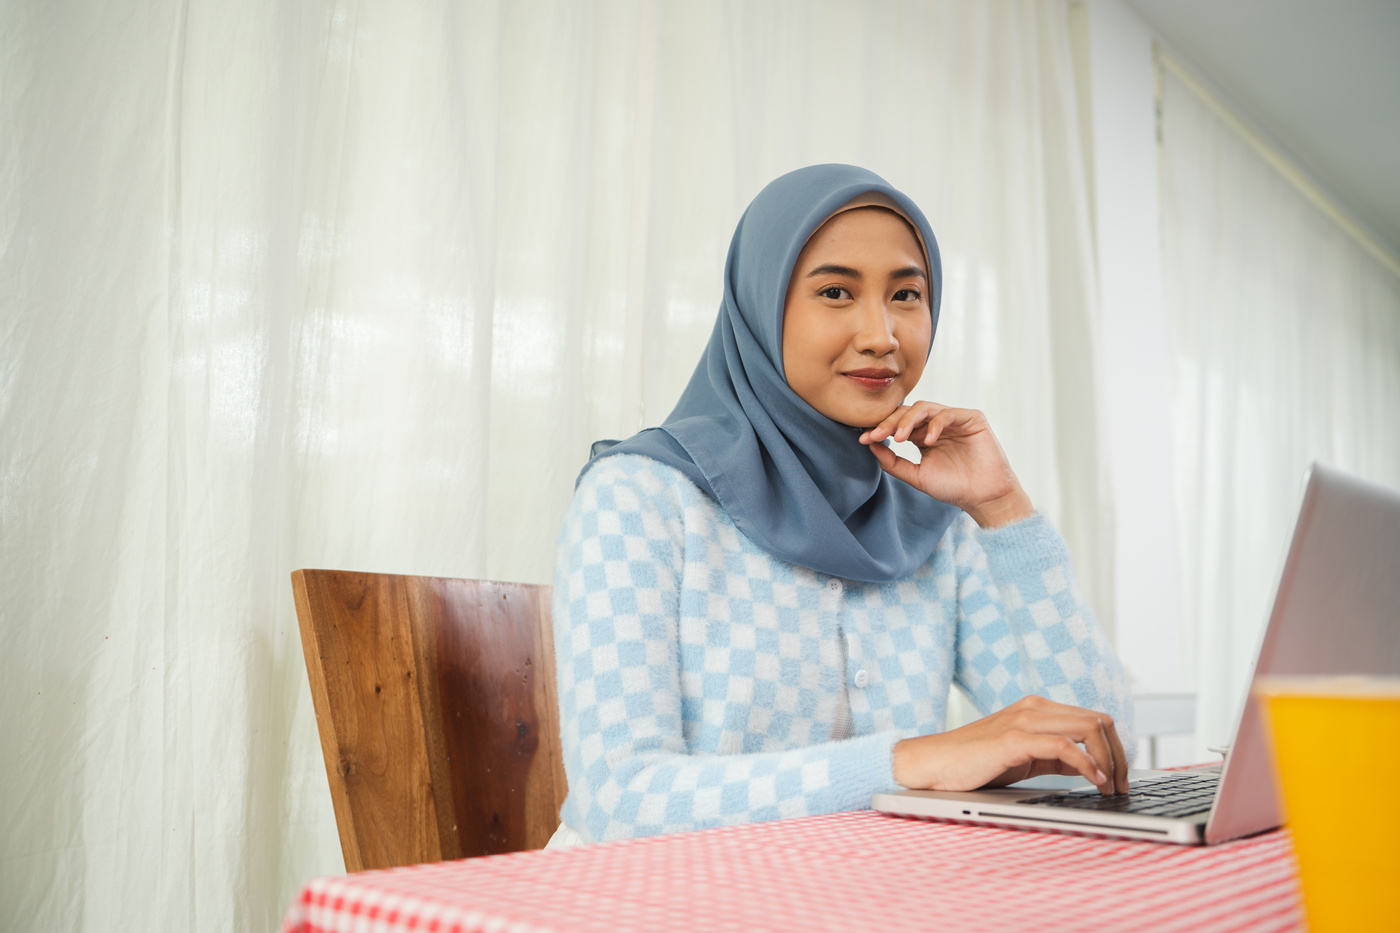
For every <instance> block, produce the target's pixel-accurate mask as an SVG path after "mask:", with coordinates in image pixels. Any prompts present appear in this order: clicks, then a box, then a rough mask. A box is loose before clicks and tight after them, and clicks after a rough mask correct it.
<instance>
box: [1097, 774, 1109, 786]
mask: <svg viewBox="0 0 1400 933" xmlns="http://www.w3.org/2000/svg"><path fill="white" fill-rule="evenodd" d="M1094 783H1095V784H1107V783H1108V778H1107V777H1105V776H1104V773H1103V772H1102V771H1095V772H1094Z"/></svg>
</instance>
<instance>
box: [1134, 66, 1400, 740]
mask: <svg viewBox="0 0 1400 933" xmlns="http://www.w3.org/2000/svg"><path fill="white" fill-rule="evenodd" d="M1162 80H1163V86H1162V151H1161V179H1162V188H1161V191H1162V241H1163V265H1164V270H1165V277H1166V299H1167V319H1168V330H1169V335H1170V338H1171V340H1172V343H1173V346H1172V353H1173V356H1174V359H1175V372H1174V384H1173V387H1172V392H1173V399H1172V405H1173V414H1172V420H1173V423H1172V432H1173V446H1174V449H1175V451H1176V455H1175V463H1174V470H1175V484H1176V489H1175V498H1176V516H1177V522H1178V526H1177V527H1178V531H1177V540H1178V542H1179V549H1180V552H1181V557H1180V572H1181V575H1180V580H1181V607H1182V626H1183V632H1184V633H1185V636H1186V638H1187V641H1188V644H1189V646H1190V648H1189V650H1190V652H1191V656H1192V658H1193V662H1194V663H1193V670H1194V672H1195V675H1196V678H1197V682H1196V689H1197V692H1198V696H1199V704H1198V719H1199V722H1198V727H1197V737H1198V738H1197V741H1198V746H1199V747H1198V749H1197V751H1196V754H1197V756H1198V760H1206V759H1207V754H1206V751H1205V749H1206V746H1208V745H1219V744H1223V743H1225V742H1227V741H1229V736H1230V730H1231V729H1232V728H1233V723H1234V716H1235V715H1237V713H1238V710H1239V706H1240V703H1241V702H1242V701H1243V699H1244V690H1245V689H1246V686H1247V675H1248V670H1249V664H1250V662H1251V660H1252V659H1253V657H1254V653H1255V651H1256V650H1257V648H1258V643H1259V638H1260V637H1261V635H1262V633H1263V627H1264V623H1265V621H1266V617H1267V614H1268V611H1269V605H1270V600H1271V598H1272V595H1273V587H1274V585H1275V582H1276V580H1277V575H1278V573H1279V570H1280V569H1281V567H1282V563H1283V556H1284V549H1285V548H1286V547H1287V544H1288V539H1289V536H1290V534H1291V533H1292V531H1293V519H1294V517H1295V516H1296V510H1297V507H1298V503H1299V502H1300V501H1301V496H1302V491H1303V477H1304V473H1305V471H1306V470H1307V467H1308V464H1309V463H1311V462H1312V461H1313V460H1314V459H1321V460H1323V461H1326V462H1330V463H1333V464H1335V465H1337V466H1340V467H1342V468H1344V469H1349V470H1351V471H1353V472H1355V473H1359V474H1360V475H1362V476H1366V477H1368V478H1370V479H1373V480H1376V481H1378V482H1382V483H1386V484H1388V485H1390V486H1392V487H1400V280H1397V279H1396V278H1395V276H1394V275H1393V274H1392V273H1391V272H1390V271H1388V270H1387V269H1386V268H1385V267H1384V266H1383V265H1381V263H1380V262H1378V261H1377V260H1376V259H1375V258H1373V257H1372V256H1371V255H1370V254H1369V253H1367V252H1366V250H1365V249H1363V248H1362V247H1361V246H1360V245H1358V243H1357V242H1356V241H1355V240H1354V239H1352V238H1351V237H1350V236H1349V235H1347V234H1346V233H1345V232H1343V231H1342V230H1341V229H1340V228H1339V227H1338V226H1337V225H1336V224H1335V223H1333V221H1332V220H1330V219H1329V218H1328V217H1327V216H1326V215H1325V214H1324V213H1323V212H1322V211H1320V210H1318V209H1317V208H1316V207H1314V206H1313V205H1312V204H1311V203H1309V202H1308V201H1307V200H1306V199H1305V198H1304V197H1303V195H1302V194H1300V193H1299V191H1298V189H1297V188H1295V187H1294V186H1293V185H1292V184H1291V183H1290V182H1289V181H1288V180H1286V179H1285V178H1284V177H1283V176H1282V175H1280V174H1279V173H1278V172H1277V171H1275V170H1274V169H1273V168H1271V167H1270V166H1269V165H1268V164H1267V163H1266V162H1265V161H1264V159H1263V158H1262V157H1261V156H1260V155H1259V153H1258V152H1256V151H1255V150H1254V149H1253V148H1252V147H1251V146H1250V145H1249V144H1248V143H1246V141H1245V140H1244V139H1243V138H1241V136H1240V135H1239V134H1238V133H1237V132H1235V130H1234V129H1232V128H1231V127H1230V126H1229V125H1228V124H1227V123H1226V122H1224V121H1223V120H1221V119H1220V118H1219V117H1218V116H1216V115H1215V113H1213V112H1212V111H1211V109H1210V108H1209V107H1208V106H1207V105H1206V104H1205V103H1204V102H1203V101H1202V100H1201V99H1200V98H1198V97H1197V96H1196V95H1195V94H1194V93H1193V92H1192V91H1191V90H1190V89H1189V88H1188V87H1187V86H1186V85H1185V84H1183V83H1182V82H1181V81H1180V80H1179V79H1177V78H1176V77H1175V76H1174V75H1173V74H1172V73H1171V72H1164V73H1163V75H1162Z"/></svg>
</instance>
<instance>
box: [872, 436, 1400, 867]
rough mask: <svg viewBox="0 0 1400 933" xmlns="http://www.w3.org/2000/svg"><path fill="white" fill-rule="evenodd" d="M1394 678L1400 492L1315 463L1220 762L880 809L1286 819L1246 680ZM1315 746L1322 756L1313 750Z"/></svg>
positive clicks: (910, 794)
mask: <svg viewBox="0 0 1400 933" xmlns="http://www.w3.org/2000/svg"><path fill="white" fill-rule="evenodd" d="M1313 674H1318V675H1338V674H1362V675H1376V676H1389V677H1394V676H1400V493H1397V492H1396V491H1395V490H1392V489H1388V488H1386V487H1384V486H1380V485H1377V484H1375V483H1371V482H1368V481H1366V480H1363V479H1360V478H1359V477H1356V476H1352V475H1350V474H1347V473H1344V472H1342V471H1341V470H1338V469H1336V468H1335V467H1331V466H1326V465H1324V464H1321V463H1314V464H1313V466H1312V469H1311V470H1310V471H1309V473H1308V479H1307V485H1306V489H1305V491H1304V493H1303V504H1302V507H1301V508H1300V509H1299V512H1298V521H1297V524H1296V525H1295V526H1294V529H1293V540H1292V543H1291V544H1290V545H1289V548H1288V553H1287V557H1286V558H1285V559H1284V564H1283V571H1282V573H1281V574H1280V576H1279V581H1278V587H1277V589H1276V590H1275V593H1274V605H1273V611H1272V612H1271V613H1270V615H1269V622H1268V626H1267V627H1266V628H1265V630H1264V637H1263V640H1262V641H1261V643H1260V646H1259V652H1258V655H1257V656H1256V659H1255V663H1254V669H1253V674H1252V677H1251V689H1250V691H1249V692H1248V693H1247V694H1246V696H1245V702H1244V703H1243V704H1242V706H1241V713H1240V716H1239V719H1238V720H1237V722H1236V725H1235V734H1234V739H1233V741H1232V742H1231V744H1230V747H1229V749H1228V751H1227V752H1226V755H1225V761H1224V762H1223V764H1220V765H1214V766H1210V767H1207V768H1200V769H1191V770H1186V771H1132V772H1130V773H1129V780H1130V790H1129V793H1127V794H1122V795H1114V796H1109V797H1105V796H1103V795H1101V794H1100V793H1099V792H1098V790H1097V789H1095V788H1094V787H1093V785H1091V784H1090V783H1089V782H1087V781H1085V780H1084V779H1083V778H1080V777H1078V776H1060V775H1049V776H1043V777H1038V778H1032V779H1031V780H1029V781H1022V782H1020V783H1019V784H1013V785H1011V786H1009V787H1004V788H992V789H987V790H979V791H971V792H967V793H952V792H947V791H917V790H905V791H894V792H890V793H882V794H876V795H875V797H874V799H873V801H872V805H873V806H874V808H875V809H876V810H879V811H880V812H882V813H888V814H891V815H894V816H906V817H917V818H921V819H929V820H951V821H954V822H960V823H978V824H985V825H995V826H1012V827H1017V828H1021V829H1038V830H1050V831H1056V832H1070V833H1084V834H1090V835H1095V836H1110V837H1115V838H1124V839H1148V840H1153V841H1157V842H1174V843H1182V844H1187V845H1194V844H1201V843H1205V844H1208V845H1209V844H1214V843H1218V842H1225V841H1227V840H1230V839H1237V838H1239V837H1241V836H1248V835H1252V834H1254V833H1259V832H1264V831H1265V830H1269V829H1273V828H1275V827H1276V826H1279V825H1280V824H1281V823H1282V822H1283V818H1282V815H1281V812H1280V807H1279V803H1278V799H1277V797H1276V795H1275V788H1274V779H1273V774H1272V765H1271V762H1270V755H1271V752H1270V749H1269V739H1268V735H1267V731H1266V728H1267V727H1266V724H1265V723H1264V722H1263V721H1262V720H1261V718H1260V712H1259V707H1258V705H1257V702H1256V700H1255V699H1254V695H1253V683H1252V681H1253V680H1254V679H1255V678H1258V677H1265V676H1274V675H1313ZM1318 754H1321V755H1325V754H1327V750H1326V749H1319V750H1318Z"/></svg>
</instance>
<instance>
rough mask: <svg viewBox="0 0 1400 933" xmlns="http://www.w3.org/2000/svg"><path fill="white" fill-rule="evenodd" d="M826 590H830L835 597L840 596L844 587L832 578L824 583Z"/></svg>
mask: <svg viewBox="0 0 1400 933" xmlns="http://www.w3.org/2000/svg"><path fill="white" fill-rule="evenodd" d="M826 588H827V589H829V590H831V592H833V593H835V594H836V595H837V596H840V595H841V591H842V590H843V589H845V587H844V586H842V585H841V581H840V580H838V579H836V578H835V577H832V578H831V579H830V580H827V581H826Z"/></svg>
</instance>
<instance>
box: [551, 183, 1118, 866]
mask: <svg viewBox="0 0 1400 933" xmlns="http://www.w3.org/2000/svg"><path fill="white" fill-rule="evenodd" d="M940 285H941V267H940V264H939V255H938V247H937V243H936V242H935V240H934V236H933V231H932V230H931V229H930V228H929V225H928V221H927V220H926V219H925V218H924V216H923V214H922V213H921V212H920V211H919V209H918V208H917V207H916V206H915V205H914V204H913V203H912V202H911V201H910V200H909V199H908V198H906V197H905V196H904V195H903V194H901V193H900V192H898V191H896V190H895V189H894V188H892V187H890V186H889V185H888V184H886V183H885V181H884V180H883V179H881V178H880V177H879V176H877V175H874V174H872V173H870V172H867V171H865V170H863V169H859V168H855V167H852V166H844V165H819V166H812V167H809V168H805V169H800V170H798V171H795V172H792V173H790V174H788V175H784V176H783V177H781V178H779V179H777V180H776V181H774V182H772V183H771V184H770V185H768V187H767V188H765V189H764V190H763V191H762V192H761V193H760V194H759V195H758V197H757V198H755V199H754V201H753V203H752V204H751V205H750V206H749V209H748V210H747V211H746V212H745V214H744V216H743V218H742V219H741V220H740V222H739V226H738V228H737V230H736V231H735V233H734V239H733V242H732V244H731V246H730V250H729V257H728V261H727V263H726V267H725V290H724V302H723V305H722V306H721V308H720V313H719V319H718V321H717V322H716V324H715V330H714V334H713V335H712V337H711V339H710V343H709V346H708V347H707V348H706V350H705V353H704V355H703V357H702V358H701V360H700V364H699V366H697V368H696V370H695V374H694V376H693V377H692V378H691V380H690V384H689V385H688V386H687V388H686V390H685V392H684V393H683V394H682V396H681V399H680V402H679V403H678V404H677V405H676V408H675V410H674V411H673V412H672V413H671V415H670V417H668V418H667V419H666V421H665V423H664V424H663V425H662V426H661V427H660V428H653V429H649V430H646V431H643V432H641V433H640V434H637V435H635V436H634V437H632V438H630V439H628V440H627V441H624V442H622V443H620V444H616V445H613V446H610V447H609V446H607V445H606V444H599V445H595V452H594V453H595V455H594V458H593V460H592V461H591V462H590V463H589V465H588V466H587V467H585V469H584V472H583V474H582V476H581V477H580V479H579V483H578V487H577V490H576V494H575V497H574V501H573V504H572V505H571V507H570V509H569V511H568V514H567V515H566V517H565V520H564V525H563V528H562V530H561V533H560V541H559V555H558V563H557V570H556V579H555V591H554V592H555V604H554V619H555V638H556V659H557V669H558V677H559V698H560V708H561V721H562V728H563V745H564V764H565V770H566V772H567V775H568V780H569V796H568V799H567V801H566V802H565V804H564V808H563V812H562V819H563V825H562V826H561V827H560V831H559V833H558V834H557V835H556V839H555V841H554V842H553V843H551V845H558V844H569V843H573V842H578V841H596V840H603V839H615V838H622V837H628V836H638V835H648V834H654V833H662V832H673V831H679V830H685V829H694V828H699V827H707V826H717V825H722V824H731V823H743V822H754V821H758V820H766V819H776V818H779V817H787V816H798V815H803V814H812V813H826V812H835V811H839V810H849V809H857V808H861V807H867V806H869V803H870V797H871V794H872V793H874V792H876V791H880V790H884V789H888V788H891V787H893V786H895V785H902V786H904V787H908V788H935V789H942V790H967V789H972V788H975V787H981V786H985V785H998V784H1006V783H1011V782H1013V781H1017V780H1021V779H1023V778H1026V777H1030V776H1033V775H1036V774H1044V773H1059V774H1080V775H1083V776H1084V777H1086V778H1087V779H1089V780H1090V781H1092V782H1094V783H1095V784H1096V785H1098V786H1099V788H1100V790H1102V791H1103V792H1105V793H1113V792H1120V793H1121V792H1125V791H1126V788H1127V784H1126V782H1127V766H1128V756H1127V755H1126V754H1125V751H1124V747H1123V744H1122V742H1121V741H1120V738H1119V731H1118V730H1119V729H1120V728H1121V726H1122V724H1123V722H1124V720H1125V717H1126V716H1127V715H1128V712H1129V710H1128V699H1127V692H1126V682H1125V678H1124V676H1123V672H1122V669H1121V667H1120V665H1119V664H1118V662H1117V660H1116V659H1115V658H1114V656H1113V653H1112V650H1111V649H1110V647H1109V646H1108V643H1107V641H1106V640H1105V638H1104V637H1103V634H1102V632H1101V631H1100V629H1099V628H1098V626H1097V624H1096V623H1095V622H1094V619H1093V616H1092V613H1091V612H1090V610H1089V607H1088V606H1087V605H1086V604H1085V602H1084V600H1083V598H1082V597H1081V596H1080V594H1079V592H1078V589H1077V588H1076V587H1075V585H1074V580H1073V575H1072V572H1071V570H1070V559H1069V554H1068V552H1067V551H1066V549H1065V545H1064V542H1063V540H1062V539H1061V538H1060V536H1059V534H1058V533H1057V532H1056V531H1055V530H1054V529H1053V528H1052V527H1051V526H1050V524H1049V523H1048V521H1047V520H1046V519H1045V518H1044V517H1043V516H1041V515H1039V514H1038V513H1035V512H1034V510H1033V508H1032V506H1031V503H1030V500H1029V498H1028V497H1027V496H1026V493H1025V492H1024V491H1023V490H1022V489H1021V486H1020V483H1019V482H1018V481H1017V479H1016V475H1015V473H1014V472H1013V471H1012V469H1011V467H1010V465H1009V464H1008V463H1007V461H1006V457H1005V455H1004V454H1003V452H1002V450H1001V447H1000V445H999V444H998V443H997V441H996V439H995V437H994V436H993V434H992V432H991V429H990V428H989V427H988V425H987V422H986V420H985V419H984V418H983V417H982V415H981V414H980V413H978V412H975V411H966V410H962V409H955V408H949V407H945V406H942V405H937V404H934V403H931V402H914V403H913V404H905V399H906V396H907V395H908V393H909V391H910V390H912V389H913V387H914V386H915V384H916V383H917V382H918V380H919V376H920V375H921V374H922V372H923V369H924V365H925V363H926V361H927V358H928V354H929V349H930V346H931V344H932V339H933V334H934V330H935V328H936V326H937V323H938V306H939V294H940ZM891 438H893V439H894V440H897V441H905V440H912V441H913V442H914V443H915V444H916V445H917V446H918V447H919V448H920V451H921V460H920V462H919V463H918V464H914V463H912V462H910V461H908V460H905V459H903V458H901V457H899V456H897V455H896V454H895V453H894V452H893V451H892V450H891V449H890V448H889V447H887V446H886V445H885V441H887V440H888V439H891ZM954 682H956V683H958V684H959V685H960V686H962V687H963V688H964V689H965V690H966V691H967V692H968V694H969V695H970V696H971V697H972V698H973V701H974V702H975V703H976V704H977V705H978V706H979V707H980V708H981V710H982V711H983V712H984V713H987V714H989V715H987V716H986V717H985V718H983V719H981V720H978V721H977V722H975V723H972V724H970V725H968V726H965V727H963V728H961V729H956V730H952V731H949V732H944V731H943V728H944V720H945V715H946V702H947V694H948V688H949V686H950V684H952V683H954Z"/></svg>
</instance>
